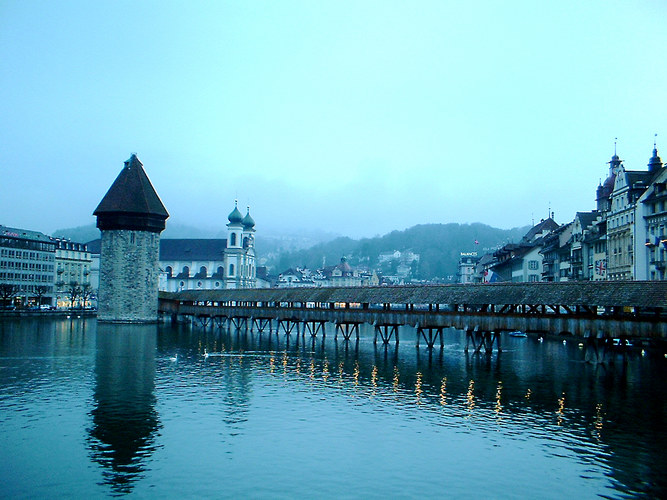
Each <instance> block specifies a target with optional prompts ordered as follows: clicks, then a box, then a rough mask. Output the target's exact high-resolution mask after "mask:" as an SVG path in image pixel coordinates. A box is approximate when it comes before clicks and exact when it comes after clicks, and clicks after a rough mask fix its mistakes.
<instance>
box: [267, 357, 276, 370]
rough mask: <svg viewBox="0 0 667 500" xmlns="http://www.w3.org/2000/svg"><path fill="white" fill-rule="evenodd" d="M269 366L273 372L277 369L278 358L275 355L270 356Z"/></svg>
mask: <svg viewBox="0 0 667 500" xmlns="http://www.w3.org/2000/svg"><path fill="white" fill-rule="evenodd" d="M269 366H270V371H271V373H273V372H274V371H275V370H276V358H275V356H271V357H270V358H269Z"/></svg>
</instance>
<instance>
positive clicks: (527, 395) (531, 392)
mask: <svg viewBox="0 0 667 500" xmlns="http://www.w3.org/2000/svg"><path fill="white" fill-rule="evenodd" d="M532 395H533V391H532V390H531V389H528V390H527V391H526V395H525V396H524V398H526V399H530V397H531V396H532Z"/></svg>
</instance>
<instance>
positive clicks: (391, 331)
mask: <svg viewBox="0 0 667 500" xmlns="http://www.w3.org/2000/svg"><path fill="white" fill-rule="evenodd" d="M398 326H399V325H395V324H388V325H375V336H374V339H373V343H374V344H377V338H378V335H380V340H382V343H383V344H384V345H387V344H389V342H391V339H392V337H395V338H396V345H398Z"/></svg>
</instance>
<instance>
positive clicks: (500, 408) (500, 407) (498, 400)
mask: <svg viewBox="0 0 667 500" xmlns="http://www.w3.org/2000/svg"><path fill="white" fill-rule="evenodd" d="M502 393H503V383H502V381H500V380H499V381H498V387H497V388H496V408H495V410H496V413H500V412H501V411H503V405H502V403H501V396H502Z"/></svg>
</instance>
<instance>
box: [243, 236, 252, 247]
mask: <svg viewBox="0 0 667 500" xmlns="http://www.w3.org/2000/svg"><path fill="white" fill-rule="evenodd" d="M249 242H250V240H249V239H248V238H247V237H246V238H243V248H248V243H249Z"/></svg>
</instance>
